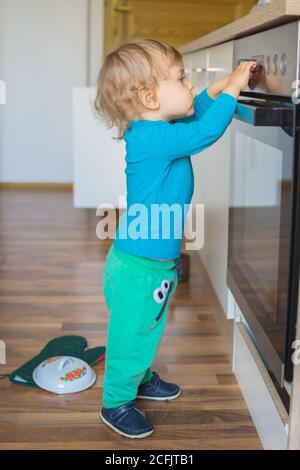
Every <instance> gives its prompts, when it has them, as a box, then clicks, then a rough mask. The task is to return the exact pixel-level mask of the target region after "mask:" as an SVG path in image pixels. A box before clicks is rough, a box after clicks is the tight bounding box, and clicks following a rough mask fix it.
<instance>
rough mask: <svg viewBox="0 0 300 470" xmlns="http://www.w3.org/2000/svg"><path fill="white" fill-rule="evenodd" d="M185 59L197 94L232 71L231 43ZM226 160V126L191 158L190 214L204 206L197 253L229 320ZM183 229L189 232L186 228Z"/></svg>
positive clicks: (227, 181)
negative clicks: (210, 142)
mask: <svg viewBox="0 0 300 470" xmlns="http://www.w3.org/2000/svg"><path fill="white" fill-rule="evenodd" d="M187 56H188V57H186V58H184V64H187V68H189V67H190V69H191V71H192V72H191V78H192V80H193V81H194V83H195V89H194V90H195V92H196V93H199V92H201V91H202V90H203V89H204V88H205V87H206V86H209V85H210V84H211V83H213V82H214V81H216V80H217V79H218V78H220V77H221V76H224V75H226V74H228V73H230V72H231V71H232V64H233V41H230V42H227V43H225V44H220V45H217V46H213V47H210V48H207V49H204V50H201V51H196V52H192V53H189V54H187ZM184 57H185V56H184ZM203 69H205V70H203ZM197 70H198V72H197ZM200 70H202V71H200ZM229 157H230V125H229V127H228V128H227V129H226V131H225V133H224V134H223V136H222V137H221V138H220V139H219V140H218V141H217V142H216V143H215V144H214V145H213V146H211V147H210V148H208V149H206V150H204V151H203V152H200V153H199V154H197V155H193V156H192V158H191V161H192V165H193V169H194V179H195V188H194V194H193V198H192V201H191V205H192V208H191V211H192V218H193V219H194V217H195V214H196V213H195V207H196V204H204V246H203V247H202V248H201V249H199V254H200V257H201V259H202V261H203V263H204V266H205V268H206V270H207V273H208V276H209V278H210V280H211V282H212V285H213V287H214V289H215V291H216V294H217V296H218V298H219V301H220V303H221V305H222V307H223V310H224V312H226V314H227V311H228V314H227V316H228V318H231V313H230V310H229V309H228V307H227V303H228V288H227V283H226V269H227V243H228V206H229ZM188 223H190V222H188ZM193 226H196V224H193ZM187 230H188V231H189V227H188V229H187ZM229 300H230V299H229Z"/></svg>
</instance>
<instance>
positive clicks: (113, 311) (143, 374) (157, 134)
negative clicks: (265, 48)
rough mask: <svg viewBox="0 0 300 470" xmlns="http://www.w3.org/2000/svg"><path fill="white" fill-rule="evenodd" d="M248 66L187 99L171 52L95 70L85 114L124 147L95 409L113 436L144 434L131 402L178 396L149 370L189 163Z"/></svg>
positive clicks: (118, 60) (126, 53)
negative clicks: (122, 199) (99, 402)
mask: <svg viewBox="0 0 300 470" xmlns="http://www.w3.org/2000/svg"><path fill="white" fill-rule="evenodd" d="M253 64H254V62H253V61H248V62H244V63H242V64H241V65H239V66H238V67H237V68H236V69H235V70H234V71H233V72H232V73H231V74H228V75H226V76H223V77H222V78H220V79H219V80H217V81H215V82H214V83H213V84H212V85H210V86H209V87H207V88H205V89H204V90H203V91H202V92H201V93H199V94H197V95H196V96H195V95H194V94H193V88H194V85H193V83H192V82H191V81H189V80H187V78H186V77H185V73H184V65H183V59H182V56H181V54H180V52H179V51H178V50H177V49H176V48H174V47H172V46H171V45H168V44H165V43H162V42H160V41H156V40H154V39H137V40H132V41H131V42H129V43H127V44H123V45H121V46H120V47H118V48H117V49H116V50H114V51H113V52H111V53H110V54H108V55H107V56H106V58H105V61H104V64H103V66H102V67H101V70H100V72H99V77H98V82H97V94H96V98H95V102H94V106H95V109H96V110H97V112H98V113H99V115H100V116H101V117H102V118H104V120H105V122H107V123H108V124H109V126H110V127H112V126H116V127H117V129H118V130H119V135H118V137H117V139H119V140H120V139H123V138H124V140H125V143H126V156H125V160H126V170H125V173H126V185H127V208H126V211H125V213H124V214H123V215H122V216H121V217H120V220H119V225H118V228H117V230H116V234H115V238H114V241H113V243H112V245H111V247H110V250H109V252H108V255H107V258H106V262H105V267H104V272H103V289H104V296H105V300H106V303H107V306H108V310H109V324H108V329H107V341H106V361H105V372H104V381H103V384H102V387H103V390H104V393H103V407H102V409H101V411H100V418H101V419H102V421H103V422H104V423H105V424H106V425H107V426H109V427H110V428H111V429H113V430H114V431H116V432H118V433H119V434H121V435H123V436H126V437H129V438H143V437H146V436H149V435H150V434H152V433H153V426H152V424H151V423H150V422H149V421H148V420H147V419H146V416H145V415H144V413H142V411H141V410H140V409H139V407H138V404H137V399H148V400H172V399H175V398H177V397H178V396H179V395H180V393H181V389H180V387H179V386H178V385H177V384H173V383H169V382H166V381H164V380H163V379H162V378H160V377H159V375H158V374H157V372H155V371H153V370H151V364H152V362H153V360H154V358H155V356H156V354H157V351H158V347H159V344H160V342H161V338H162V334H163V332H164V328H165V324H166V320H167V315H168V309H169V305H170V301H171V299H172V297H173V295H174V292H175V290H176V287H177V284H178V281H179V280H180V279H181V277H180V275H181V272H182V270H181V265H180V252H181V242H182V237H183V231H184V222H185V217H186V213H187V208H188V206H189V204H190V201H191V198H192V195H193V190H194V175H193V168H192V164H191V156H192V155H196V154H199V152H201V151H202V150H204V149H206V148H208V147H209V146H211V145H213V144H214V143H215V142H216V141H217V140H218V139H219V138H220V137H221V136H222V135H223V133H224V132H225V130H226V128H227V127H228V125H229V124H230V122H231V120H232V118H233V114H234V111H235V108H236V104H237V98H238V96H239V94H240V91H241V90H242V89H244V88H245V87H246V86H247V84H248V80H249V78H250V74H251V72H250V67H251V66H252V65H253ZM196 158H201V156H199V155H198V156H197V157H196ZM174 207H175V209H176V210H175V211H174V212H173V208H174ZM170 209H171V210H172V213H173V218H172V217H170ZM161 211H162V215H163V223H162V224H160V223H159V214H160V212H161ZM137 213H138V214H139V217H138V223H137V220H136V219H137V215H136V214H137ZM166 214H167V215H168V216H169V217H168V220H166V217H165V216H166Z"/></svg>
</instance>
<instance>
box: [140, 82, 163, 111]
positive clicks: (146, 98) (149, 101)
mask: <svg viewBox="0 0 300 470" xmlns="http://www.w3.org/2000/svg"><path fill="white" fill-rule="evenodd" d="M138 97H139V99H140V101H141V102H142V103H143V105H144V106H145V107H146V108H148V109H158V108H159V100H158V97H157V96H156V93H155V89H154V88H149V87H146V86H143V87H141V88H140V89H139V91H138Z"/></svg>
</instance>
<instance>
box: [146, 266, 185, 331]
mask: <svg viewBox="0 0 300 470" xmlns="http://www.w3.org/2000/svg"><path fill="white" fill-rule="evenodd" d="M176 287H177V274H176V271H175V275H174V270H172V271H171V275H169V276H166V274H164V275H162V276H160V277H156V278H155V279H154V280H153V282H152V283H151V286H150V292H149V303H148V308H147V312H146V315H145V322H144V325H143V326H144V329H143V333H148V332H149V331H152V330H153V329H155V328H157V327H158V326H159V325H160V323H161V322H162V321H163V319H164V317H165V315H167V312H168V308H169V305H170V302H171V299H172V297H173V295H174V292H175V290H176Z"/></svg>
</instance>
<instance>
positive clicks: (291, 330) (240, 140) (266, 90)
mask: <svg viewBox="0 0 300 470" xmlns="http://www.w3.org/2000/svg"><path fill="white" fill-rule="evenodd" d="M298 47H299V21H294V22H291V23H288V24H286V25H283V26H279V27H276V28H272V29H270V30H267V31H263V32H260V33H256V34H253V35H251V36H248V37H245V38H241V39H238V40H236V41H235V43H234V54H233V61H234V63H233V68H236V66H237V65H238V64H239V63H240V62H241V61H244V60H255V61H256V64H255V66H253V68H252V74H251V78H250V81H249V84H248V87H247V88H246V89H245V90H243V91H242V92H241V94H240V97H239V99H238V104H237V107H236V112H235V114H234V118H233V121H232V124H231V131H232V132H231V156H230V192H229V237H228V264H227V284H228V287H229V289H230V291H231V293H232V295H233V297H234V299H235V301H236V303H237V305H238V306H239V308H240V311H241V312H242V315H243V317H244V319H245V320H246V324H247V327H248V329H249V332H250V333H251V336H252V338H253V339H254V342H255V345H256V347H257V349H258V351H259V352H260V355H261V357H262V359H263V360H264V363H265V365H266V367H267V369H268V370H269V372H270V375H271V377H272V378H273V379H274V380H275V381H277V382H278V384H279V387H283V386H284V383H285V381H286V382H290V381H292V379H293V363H292V354H293V352H294V349H293V341H294V340H295V325H296V315H297V303H298V279H299V238H300V230H299V215H300V214H299V211H300V203H299V202H300V201H299V125H300V118H299V117H300V110H299V107H300V105H299V104H298V97H297V88H294V86H295V84H296V83H295V80H297V79H298V77H299V50H298Z"/></svg>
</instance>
